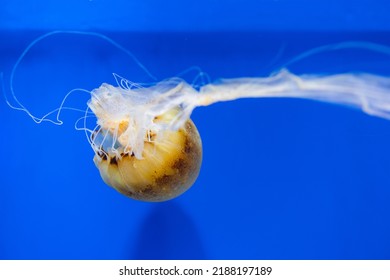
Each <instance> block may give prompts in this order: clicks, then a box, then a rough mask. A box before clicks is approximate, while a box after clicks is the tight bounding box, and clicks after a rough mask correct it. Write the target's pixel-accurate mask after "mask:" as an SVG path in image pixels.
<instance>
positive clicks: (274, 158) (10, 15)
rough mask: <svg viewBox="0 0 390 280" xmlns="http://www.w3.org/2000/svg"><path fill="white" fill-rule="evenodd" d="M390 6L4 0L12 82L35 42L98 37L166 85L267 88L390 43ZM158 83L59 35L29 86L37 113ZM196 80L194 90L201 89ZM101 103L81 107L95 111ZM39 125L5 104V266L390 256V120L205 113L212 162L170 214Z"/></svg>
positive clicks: (90, 44)
mask: <svg viewBox="0 0 390 280" xmlns="http://www.w3.org/2000/svg"><path fill="white" fill-rule="evenodd" d="M389 3H390V2H388V1H363V0H360V1H359V0H357V1H340V0H339V1H336V0H334V1H333V0H332V1H329V0H328V1H321V2H320V1H308V0H299V1H287V0H284V1H283V0H280V1H249V0H245V1H205V0H204V1H192V2H182V1H177V2H176V1H151V0H149V1H119V0H117V1H63V2H61V1H52V2H50V1H39V2H38V3H37V1H11V0H3V1H1V4H2V5H1V9H0V42H1V44H0V71H2V72H3V73H4V80H5V89H6V92H7V94H8V95H9V78H10V71H11V68H12V65H13V64H14V63H15V61H16V59H17V57H18V56H19V55H20V54H21V52H22V51H23V49H24V48H25V47H26V46H27V45H28V44H29V43H30V42H31V41H32V40H33V39H34V38H36V37H37V36H39V35H41V34H43V33H45V32H46V31H51V30H55V29H67V30H69V29H71V30H91V31H99V32H101V33H103V34H105V35H108V36H110V37H111V38H113V39H114V40H116V41H117V42H119V43H120V44H122V45H124V46H125V47H126V48H127V49H129V50H130V51H132V52H133V53H134V54H135V55H136V57H137V58H138V59H139V60H140V61H141V62H142V63H143V64H144V65H145V66H146V67H147V68H148V69H149V70H150V71H151V72H152V73H153V74H154V75H155V76H157V77H158V78H159V79H163V78H167V77H171V76H174V75H177V73H180V72H181V71H183V70H186V69H188V68H190V67H191V66H199V67H201V68H202V70H203V71H204V72H206V73H208V74H209V76H210V78H211V80H215V79H218V78H221V77H225V78H229V77H242V76H265V75H268V74H270V73H271V72H272V71H275V70H276V69H279V68H280V67H282V66H283V65H284V64H285V63H287V62H288V61H289V60H290V59H292V58H293V57H295V56H297V55H299V54H300V53H302V52H304V51H307V50H309V49H311V48H314V47H318V46H321V45H324V44H330V43H338V42H343V41H357V40H360V41H362V40H363V41H370V42H376V43H381V44H384V45H388V46H389V45H390V33H389V31H390V21H389V19H388V11H389V9H390V4H389ZM389 60H390V59H389V57H388V56H385V55H383V54H379V53H373V52H370V51H367V50H362V49H349V50H340V51H334V52H327V53H321V54H317V55H313V56H311V57H308V58H305V59H303V60H301V61H298V62H296V63H294V64H292V65H290V66H289V68H290V69H291V71H293V72H295V73H322V74H326V73H339V72H345V71H367V72H371V73H376V74H382V75H390V67H389ZM113 72H115V73H117V74H119V75H121V76H124V77H126V78H128V79H130V80H132V81H135V82H144V81H150V79H148V77H147V76H146V75H145V73H144V72H143V71H142V70H141V69H140V68H139V66H138V65H137V64H136V63H135V62H134V61H133V60H132V59H131V58H130V57H128V56H126V55H125V54H124V53H123V52H121V51H119V50H118V49H116V48H114V47H113V46H112V45H110V44H108V43H107V42H104V41H103V40H101V39H99V38H94V37H90V36H80V35H64V34H62V35H56V36H53V37H50V38H47V39H46V40H44V41H42V42H40V43H39V44H37V45H36V46H35V47H34V48H33V49H32V50H31V52H30V53H29V54H28V55H27V56H26V57H25V59H24V60H23V61H22V63H21V65H20V67H19V68H18V70H17V72H16V73H15V81H14V89H15V93H16V95H17V96H18V98H19V99H20V100H21V101H22V102H23V104H24V105H26V107H28V108H29V109H30V110H31V112H32V113H34V114H35V115H37V116H42V115H43V114H45V113H46V112H48V111H50V110H52V109H54V108H56V107H58V106H59V103H60V102H61V100H62V98H63V96H64V95H65V94H66V93H67V92H68V91H69V90H71V89H73V88H85V89H88V90H92V89H93V88H96V87H98V86H99V85H100V84H101V83H103V82H108V83H114V79H113V77H112V73H113ZM195 75H196V73H195V72H194V71H193V72H189V73H187V74H186V75H185V78H186V79H187V80H188V81H189V82H191V81H192V79H193V78H194V77H195ZM87 100H88V95H86V94H81V93H80V94H76V95H72V97H71V98H70V99H69V103H68V105H69V106H74V107H78V108H82V109H84V108H85V107H86V101H87ZM78 117H79V115H78V114H75V113H71V112H64V114H63V116H62V119H63V120H64V122H65V123H64V125H62V126H55V125H53V124H50V123H43V124H39V125H38V124H35V123H34V122H33V121H32V120H31V119H30V118H29V117H28V116H27V115H26V114H24V113H22V112H19V111H15V110H12V109H10V108H9V107H8V106H7V105H6V104H5V102H0V126H1V128H2V131H1V138H0V146H1V147H2V149H1V154H2V160H1V162H0V259H389V258H390V238H389V236H390V204H389V201H390V172H389V170H390V145H389V143H390V122H389V121H387V120H383V119H379V118H375V117H370V116H367V115H365V114H363V113H361V112H360V111H358V110H351V109H348V108H345V107H342V106H335V105H330V104H324V103H318V102H312V101H305V100H293V99H246V100H237V101H234V102H226V103H219V104H215V105H213V106H210V107H206V108H198V109H196V110H195V111H194V113H193V115H192V119H193V120H194V122H195V123H196V125H197V127H198V129H199V132H200V134H201V136H202V140H203V147H204V158H203V165H202V169H201V173H200V175H199V178H198V180H197V181H196V183H195V184H194V186H193V187H192V188H191V189H190V190H189V191H188V192H187V193H185V194H184V195H182V196H181V197H179V198H177V199H175V200H172V201H169V202H164V203H143V202H138V201H134V200H131V199H128V198H126V197H124V196H122V195H120V194H119V193H117V192H116V191H114V190H113V189H111V188H110V187H108V186H106V185H105V184H104V183H103V181H102V180H101V178H100V176H99V173H98V170H97V169H96V168H95V166H94V164H93V162H92V157H93V152H92V150H91V148H90V147H89V144H88V142H87V140H86V139H85V136H84V134H83V133H81V132H77V131H75V130H74V127H73V126H74V122H75V120H76V119H77V118H78Z"/></svg>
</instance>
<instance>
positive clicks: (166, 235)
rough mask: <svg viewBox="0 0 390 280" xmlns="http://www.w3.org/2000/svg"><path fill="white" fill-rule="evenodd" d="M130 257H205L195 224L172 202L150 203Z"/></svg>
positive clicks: (157, 258) (156, 258)
mask: <svg viewBox="0 0 390 280" xmlns="http://www.w3.org/2000/svg"><path fill="white" fill-rule="evenodd" d="M136 244H137V245H136V247H135V251H134V253H133V254H132V255H130V256H129V257H130V259H155V260H160V259H205V258H206V254H205V251H204V248H203V244H202V241H201V238H200V236H199V233H198V230H197V227H196V225H195V224H194V222H193V220H192V219H191V217H190V216H189V215H188V214H187V213H186V212H185V211H184V209H183V208H182V207H181V206H180V205H179V204H178V203H176V202H174V201H169V202H165V203H161V204H156V205H153V208H152V211H151V212H150V213H149V215H147V216H146V218H145V220H144V223H143V225H142V226H141V228H140V231H139V234H138V239H136Z"/></svg>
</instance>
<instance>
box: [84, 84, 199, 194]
mask: <svg viewBox="0 0 390 280" xmlns="http://www.w3.org/2000/svg"><path fill="white" fill-rule="evenodd" d="M185 85H186V84H185V83H175V82H172V81H165V82H162V83H159V84H157V85H156V86H153V87H148V88H143V87H137V88H122V87H113V86H111V85H108V84H103V85H102V86H101V87H100V88H98V89H95V90H93V91H92V93H91V99H90V101H89V102H88V106H89V108H90V109H91V111H92V112H93V113H94V114H95V115H96V117H97V124H98V127H96V129H95V130H94V131H93V132H92V134H91V137H90V143H91V146H92V148H93V149H94V151H95V156H94V163H95V165H96V167H97V168H98V169H99V172H100V175H101V177H102V178H103V180H104V182H105V183H106V184H107V185H109V186H111V187H113V188H115V189H116V190H117V191H119V192H120V193H122V194H124V195H126V196H129V197H131V198H134V199H137V200H142V201H165V200H169V199H172V198H175V197H177V196H179V195H180V194H182V193H184V192H185V191H186V190H188V189H189V188H190V187H191V186H192V185H193V183H194V182H195V180H196V178H197V177H198V174H199V170H200V166H201V162H202V143H201V139H200V135H199V132H198V130H197V128H196V126H195V125H194V123H193V122H192V121H191V120H190V119H189V118H188V119H186V120H185V121H184V123H182V122H181V121H180V118H178V117H179V115H180V114H181V113H182V112H183V111H182V110H183V108H182V107H181V106H179V105H178V106H176V107H174V108H172V102H171V101H172V99H170V98H172V96H175V95H177V93H179V92H181V91H183V89H184V86H185ZM187 90H191V91H192V88H190V87H188V89H187ZM162 96H164V98H163V99H162V98H161V97H162ZM173 104H175V103H173Z"/></svg>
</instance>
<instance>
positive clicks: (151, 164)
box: [3, 31, 390, 202]
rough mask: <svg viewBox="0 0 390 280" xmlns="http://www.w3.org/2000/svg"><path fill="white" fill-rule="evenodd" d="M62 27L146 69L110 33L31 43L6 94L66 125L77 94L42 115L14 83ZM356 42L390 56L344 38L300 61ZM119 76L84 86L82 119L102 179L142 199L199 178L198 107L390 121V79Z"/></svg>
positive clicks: (160, 196) (17, 105) (175, 192)
mask: <svg viewBox="0 0 390 280" xmlns="http://www.w3.org/2000/svg"><path fill="white" fill-rule="evenodd" d="M64 32H65V33H72V34H81V35H92V36H98V37H99V38H102V39H104V40H106V41H108V42H110V43H111V44H112V45H114V46H115V47H117V48H119V49H120V50H122V51H125V52H126V53H127V54H128V55H129V56H131V57H132V59H134V61H136V62H137V64H138V65H139V66H140V67H141V68H142V69H144V70H145V71H146V72H148V70H147V69H146V68H145V67H144V66H143V65H142V64H141V63H140V62H139V61H138V60H137V59H136V58H135V57H134V56H133V54H132V53H130V52H129V51H127V50H126V49H125V48H123V47H122V46H120V45H119V44H117V43H116V42H114V41H113V40H111V39H110V38H108V37H106V36H104V35H101V34H98V33H93V32H69V31H61V32H59V31H56V32H51V33H49V34H45V35H43V36H41V37H39V38H38V39H36V40H35V41H33V42H32V44H30V45H29V46H28V47H27V49H26V50H25V52H24V53H23V54H22V55H21V56H20V58H19V60H18V61H17V62H16V64H15V66H14V68H13V70H12V73H11V80H10V92H11V97H12V99H9V98H6V101H7V104H8V105H9V106H10V107H11V108H13V109H17V110H21V111H24V112H26V113H27V114H28V115H29V116H30V117H31V118H32V119H33V120H34V121H35V122H37V123H40V122H43V121H50V122H53V123H55V124H61V123H62V121H61V120H60V113H61V111H62V110H66V109H73V110H77V109H75V108H68V107H66V106H65V103H66V98H67V97H68V96H69V95H70V94H72V93H73V92H74V91H71V92H69V93H68V94H67V95H66V96H65V98H64V99H63V102H62V103H61V105H60V106H59V108H57V109H55V110H53V111H51V112H49V113H48V114H46V115H45V116H43V117H40V118H39V117H36V116H34V115H33V114H32V113H31V112H30V111H29V110H28V109H27V108H26V107H25V106H24V105H23V104H22V103H21V102H20V101H19V100H18V99H17V97H16V95H15V93H14V90H13V88H12V82H13V75H14V73H15V70H16V68H17V66H18V64H19V63H20V61H21V60H22V59H23V57H24V55H25V54H26V53H27V52H28V51H29V49H30V48H31V47H33V46H34V45H35V44H36V43H38V42H39V41H40V40H43V39H45V38H47V37H48V36H52V35H55V34H57V33H64ZM353 46H359V47H363V48H368V49H372V50H375V51H379V52H382V53H386V54H390V48H388V47H386V46H381V45H376V44H372V43H359V44H356V43H342V44H336V45H329V46H323V47H320V48H317V49H313V50H311V51H309V52H306V53H304V54H303V55H301V56H298V57H296V58H295V60H297V59H301V58H302V57H305V56H309V55H311V54H312V53H316V52H321V51H324V50H331V49H337V48H349V47H353ZM293 61H294V59H293V60H292V62H293ZM148 73H149V72H148ZM114 78H115V81H116V85H115V84H114V85H111V84H108V83H103V84H102V85H101V86H100V87H98V88H96V89H93V90H91V91H88V90H83V91H85V92H87V93H88V94H89V95H90V99H89V101H88V102H87V106H88V107H87V109H86V110H85V111H84V116H83V117H82V118H81V119H80V120H81V121H82V123H83V124H84V125H83V126H82V127H81V130H84V131H85V132H86V135H87V140H88V141H89V143H90V146H91V148H92V149H93V151H94V158H93V161H94V163H95V165H96V167H97V169H98V170H99V172H100V175H101V177H102V179H103V181H104V182H105V183H106V184H107V185H109V186H111V187H113V188H114V189H116V190H117V191H118V192H120V193H122V194H124V195H126V196H128V197H131V198H133V199H136V200H141V201H148V202H160V201H166V200H169V199H173V198H175V197H178V196H179V195H181V194H183V193H184V192H186V191H187V190H188V189H189V188H190V187H191V186H192V185H193V184H194V182H195V181H196V179H197V177H198V175H199V171H200V167H201V163H202V141H201V137H200V134H199V132H198V130H197V128H196V126H195V124H194V123H193V121H192V120H191V113H192V112H193V110H194V109H195V108H197V107H201V106H209V105H211V104H214V103H216V102H223V101H232V100H236V99H239V98H303V99H311V100H316V101H321V102H329V103H334V104H340V105H345V106H348V107H355V108H360V109H361V110H362V111H363V112H365V113H367V114H370V115H373V116H377V117H381V118H385V119H390V94H389V91H390V78H389V77H385V76H380V75H374V74H370V73H341V74H332V75H313V74H306V75H296V74H294V73H292V72H290V71H289V70H288V69H287V68H286V67H284V68H281V69H279V70H278V71H275V72H274V73H272V74H271V75H269V76H266V77H243V78H230V79H219V80H217V81H215V82H208V83H204V84H202V85H200V86H196V85H194V84H190V83H188V82H187V81H185V80H184V79H182V78H180V77H172V78H168V79H164V80H162V81H160V82H156V83H151V84H140V83H134V82H132V81H130V80H128V79H126V78H123V77H121V76H119V75H117V74H114ZM3 84H4V83H3ZM76 90H79V89H76ZM90 115H93V116H95V117H96V123H95V124H94V127H92V128H89V127H87V125H86V122H85V120H86V119H87V117H88V116H90ZM53 116H55V118H53Z"/></svg>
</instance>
